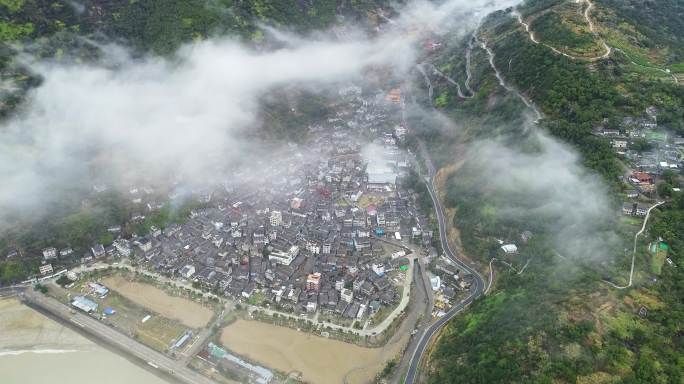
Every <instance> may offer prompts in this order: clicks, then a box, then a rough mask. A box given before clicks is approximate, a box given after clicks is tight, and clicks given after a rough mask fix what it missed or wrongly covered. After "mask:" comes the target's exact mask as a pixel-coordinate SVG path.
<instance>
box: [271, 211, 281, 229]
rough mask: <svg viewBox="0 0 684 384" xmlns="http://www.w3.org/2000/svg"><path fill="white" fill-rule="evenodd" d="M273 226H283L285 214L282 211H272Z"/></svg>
mask: <svg viewBox="0 0 684 384" xmlns="http://www.w3.org/2000/svg"><path fill="white" fill-rule="evenodd" d="M270 219H271V220H270V221H271V226H272V227H279V226H281V225H283V213H282V212H280V211H271V217H270Z"/></svg>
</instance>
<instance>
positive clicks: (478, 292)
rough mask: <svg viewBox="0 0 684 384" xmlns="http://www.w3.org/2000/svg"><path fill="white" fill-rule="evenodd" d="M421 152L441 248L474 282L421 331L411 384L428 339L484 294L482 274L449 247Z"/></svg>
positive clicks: (431, 175) (411, 366) (431, 176)
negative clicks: (444, 311)
mask: <svg viewBox="0 0 684 384" xmlns="http://www.w3.org/2000/svg"><path fill="white" fill-rule="evenodd" d="M421 144H422V143H421ZM421 148H424V146H423V145H421ZM423 153H424V156H423V157H424V158H425V162H426V165H427V167H428V172H429V177H427V178H426V182H425V184H426V186H427V189H428V192H430V197H431V198H432V202H433V204H434V207H435V213H436V214H437V221H438V223H439V237H440V240H441V242H442V248H443V249H444V252H445V254H446V256H447V257H448V258H449V259H450V260H451V261H453V262H454V263H455V264H456V265H458V266H459V267H460V268H462V269H463V270H465V271H467V272H469V273H471V274H472V275H473V277H474V284H473V285H472V286H471V287H470V294H469V295H468V297H466V298H465V299H464V300H462V301H461V302H460V303H458V304H456V305H454V306H453V307H452V308H451V309H450V310H449V311H448V312H447V313H446V314H445V315H444V316H442V317H441V318H439V319H438V320H437V321H436V322H434V323H433V324H431V325H430V326H429V327H428V328H426V329H425V330H424V331H423V332H422V333H421V335H420V339H419V340H420V341H419V342H418V344H417V345H416V349H415V350H414V351H413V355H412V357H411V362H410V364H409V368H408V371H407V373H406V380H405V381H404V383H405V384H413V383H414V382H415V381H416V378H417V374H418V367H419V366H420V361H421V359H422V357H423V355H424V354H425V350H426V349H427V345H428V344H429V342H430V340H431V339H432V337H433V336H434V335H435V333H437V332H438V331H439V330H440V329H441V328H442V326H444V324H446V323H447V322H448V321H449V320H451V319H452V318H453V317H454V316H456V314H458V313H459V312H461V311H462V310H463V308H465V307H467V306H468V305H469V304H470V303H472V302H473V301H474V300H475V299H477V298H478V297H480V296H482V295H483V294H484V288H485V283H484V279H483V278H482V276H481V275H480V274H479V273H478V272H477V271H476V270H475V269H473V268H472V267H470V266H469V265H468V264H466V263H465V262H463V261H461V260H460V259H458V258H457V257H456V255H455V254H454V252H453V250H452V249H451V246H450V245H449V241H448V240H447V234H446V219H445V218H444V207H442V204H441V203H440V201H439V198H438V197H437V194H436V193H435V190H434V187H433V184H434V176H435V167H434V165H433V164H432V161H431V160H430V158H429V157H428V156H427V151H425V150H423Z"/></svg>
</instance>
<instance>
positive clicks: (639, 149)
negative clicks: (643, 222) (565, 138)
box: [596, 107, 684, 217]
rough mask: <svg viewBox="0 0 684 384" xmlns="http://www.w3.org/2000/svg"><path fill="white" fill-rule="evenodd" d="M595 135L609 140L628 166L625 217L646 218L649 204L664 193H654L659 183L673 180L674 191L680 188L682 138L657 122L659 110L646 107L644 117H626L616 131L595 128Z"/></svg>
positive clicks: (683, 147) (623, 207) (683, 142)
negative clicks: (678, 176) (678, 177)
mask: <svg viewBox="0 0 684 384" xmlns="http://www.w3.org/2000/svg"><path fill="white" fill-rule="evenodd" d="M596 133H597V134H598V135H600V136H603V137H605V138H607V139H608V140H610V144H611V147H612V148H613V150H614V151H615V152H616V153H617V154H618V155H620V156H621V157H622V159H623V162H624V163H625V164H626V165H627V166H628V167H629V170H628V172H626V173H625V174H624V175H623V177H622V181H623V182H624V183H626V185H628V186H629V187H628V188H626V190H625V191H624V195H625V196H624V197H626V198H627V200H626V201H625V202H624V203H623V205H622V213H623V214H624V215H627V216H642V217H643V216H646V213H647V211H648V208H649V206H650V205H652V204H649V202H651V201H654V200H655V199H656V198H657V197H659V198H661V199H662V198H663V197H667V196H661V195H663V194H666V193H667V191H657V190H656V185H657V184H658V183H659V182H660V181H664V180H666V179H668V177H670V178H672V179H673V181H675V183H674V185H672V187H673V191H679V190H680V189H681V185H679V184H678V183H677V177H676V176H674V177H671V176H673V175H678V174H679V172H680V170H681V169H682V167H683V166H684V162H683V160H682V159H684V137H682V136H677V135H674V134H672V133H671V132H669V130H668V129H667V125H666V124H662V123H660V124H659V122H658V110H657V109H656V108H655V107H650V108H648V109H647V110H646V111H645V113H644V116H643V117H640V118H632V117H625V118H624V119H623V120H622V122H621V124H620V128H619V129H609V128H605V127H598V128H596Z"/></svg>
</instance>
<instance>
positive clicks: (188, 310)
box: [102, 276, 214, 328]
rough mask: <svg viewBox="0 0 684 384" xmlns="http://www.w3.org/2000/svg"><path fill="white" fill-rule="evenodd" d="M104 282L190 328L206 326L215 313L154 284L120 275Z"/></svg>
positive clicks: (142, 304)
mask: <svg viewBox="0 0 684 384" xmlns="http://www.w3.org/2000/svg"><path fill="white" fill-rule="evenodd" d="M102 283H103V284H105V285H106V286H107V287H109V289H112V290H114V291H116V292H118V293H119V294H120V295H121V296H123V297H125V298H127V299H128V300H131V301H133V302H134V303H136V304H138V305H141V306H143V307H145V308H147V309H149V310H151V311H154V312H156V313H158V314H160V315H162V316H164V317H168V318H170V319H176V320H178V321H180V322H181V323H183V324H185V325H186V326H188V327H190V328H202V327H204V326H206V325H207V324H208V323H209V321H210V320H211V318H212V316H213V314H214V313H213V312H212V311H211V310H210V309H209V308H205V307H203V306H202V305H200V304H198V303H195V302H194V301H190V300H188V299H184V298H181V297H175V296H170V295H168V294H167V293H166V292H164V291H162V290H161V289H159V288H157V287H155V286H153V285H149V284H144V283H137V282H133V281H130V280H126V279H124V278H123V277H120V276H110V277H107V278H105V279H103V280H102Z"/></svg>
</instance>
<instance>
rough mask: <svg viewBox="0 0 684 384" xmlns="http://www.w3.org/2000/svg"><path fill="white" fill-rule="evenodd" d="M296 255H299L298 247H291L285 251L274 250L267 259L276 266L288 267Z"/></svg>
mask: <svg viewBox="0 0 684 384" xmlns="http://www.w3.org/2000/svg"><path fill="white" fill-rule="evenodd" d="M297 255H299V247H298V246H296V245H293V246H291V247H290V249H288V250H287V251H281V250H274V251H273V252H271V253H270V254H269V255H268V259H269V260H271V261H273V262H275V263H278V264H283V265H290V263H291V262H292V260H294V258H295V257H297Z"/></svg>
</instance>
